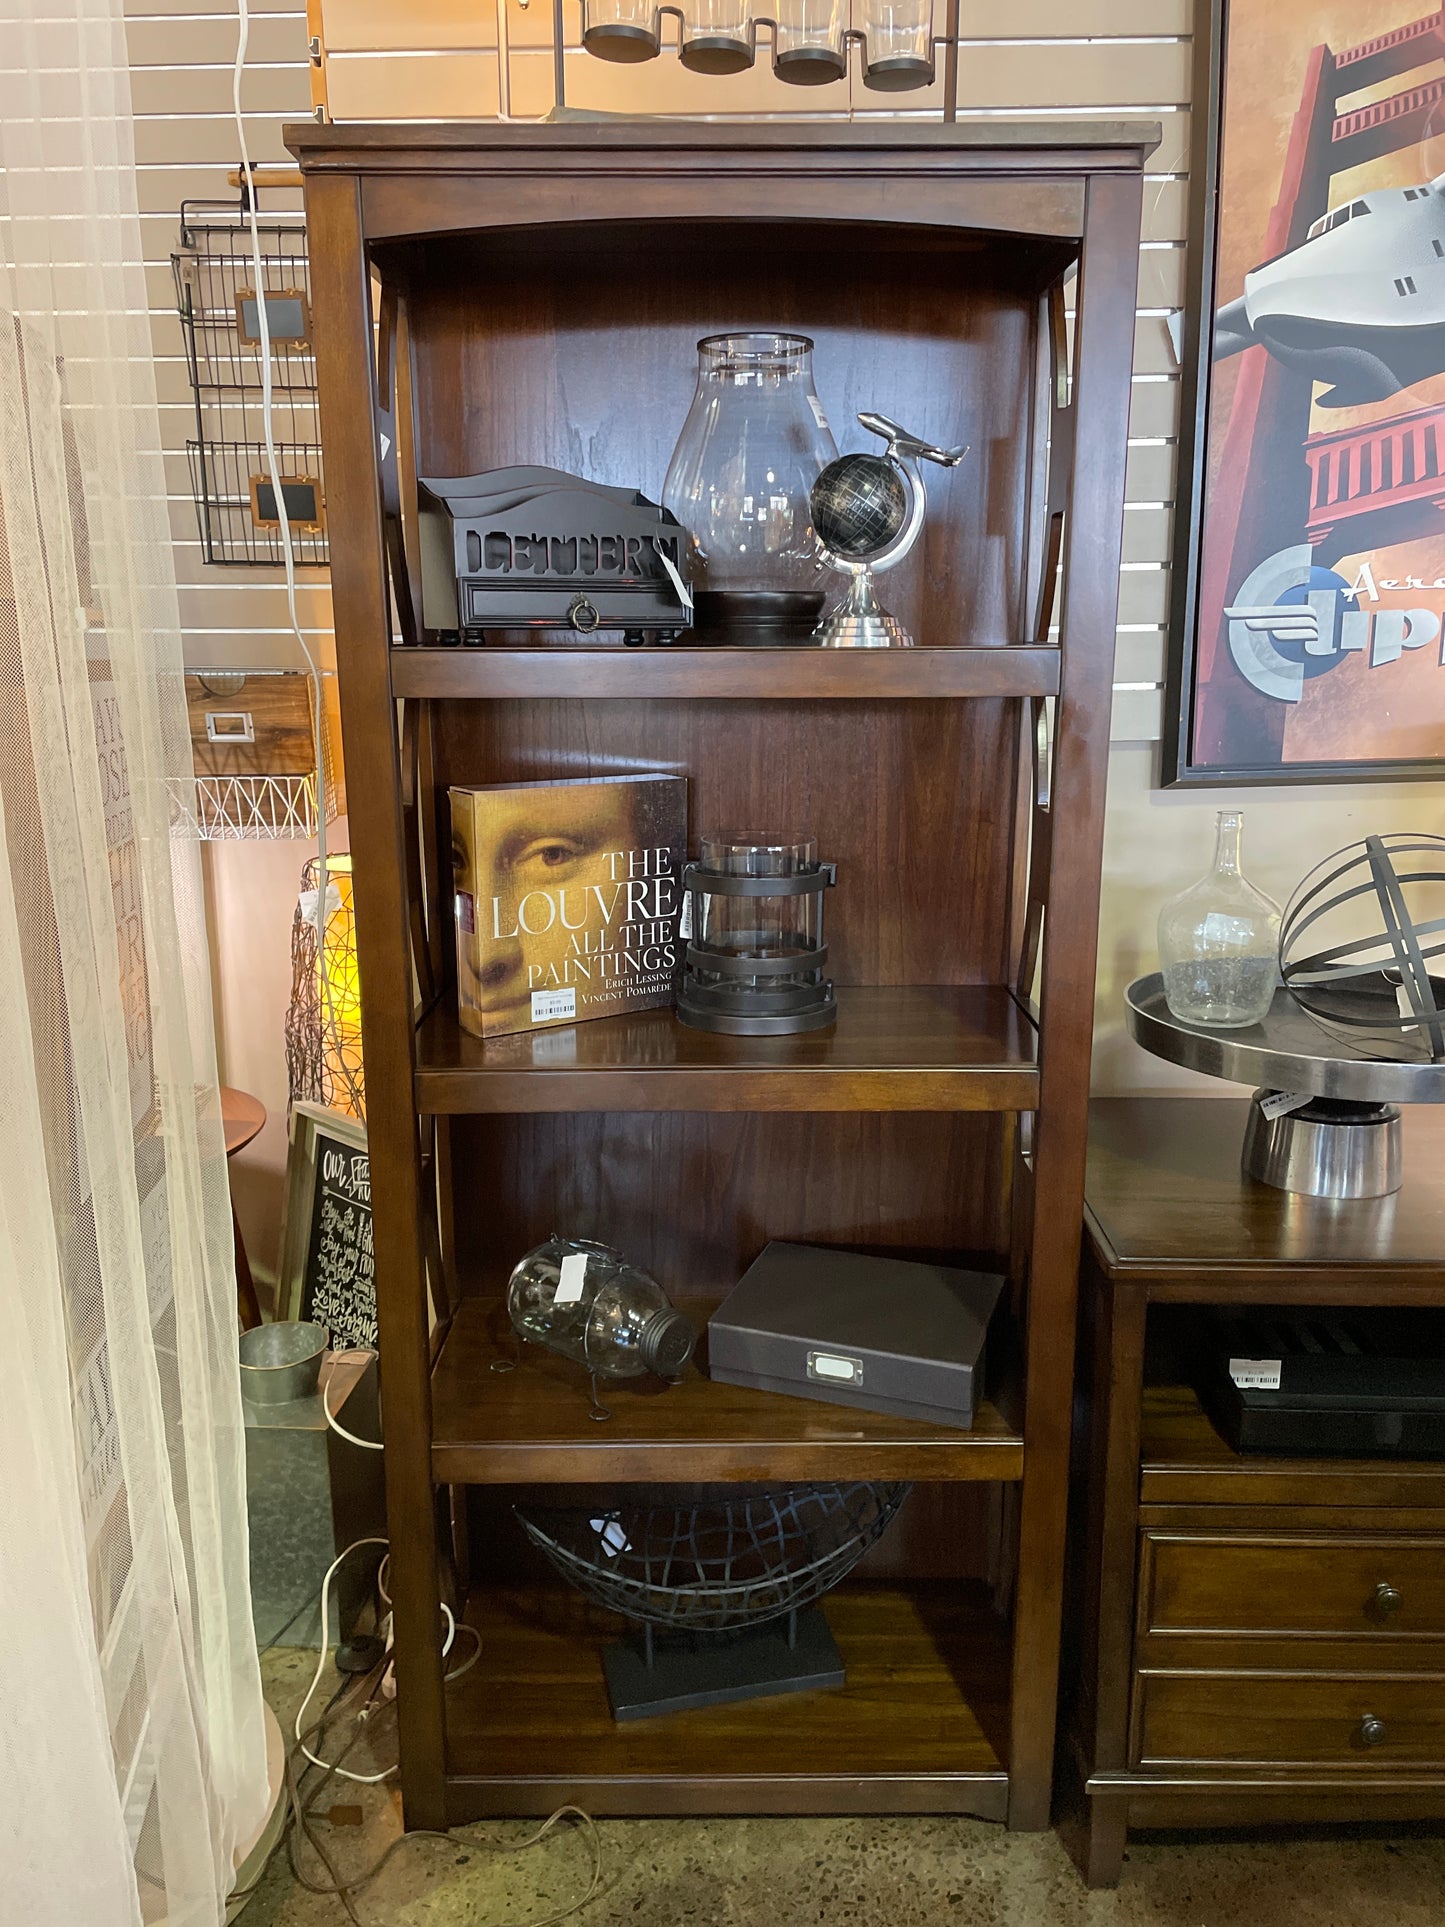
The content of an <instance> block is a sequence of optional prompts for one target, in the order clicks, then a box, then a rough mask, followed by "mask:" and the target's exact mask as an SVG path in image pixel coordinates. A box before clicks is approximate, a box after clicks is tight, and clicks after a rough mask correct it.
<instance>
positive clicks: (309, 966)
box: [286, 851, 366, 1117]
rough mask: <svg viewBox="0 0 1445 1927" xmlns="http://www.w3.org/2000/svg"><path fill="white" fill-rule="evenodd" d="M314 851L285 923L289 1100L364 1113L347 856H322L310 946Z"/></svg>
mask: <svg viewBox="0 0 1445 1927" xmlns="http://www.w3.org/2000/svg"><path fill="white" fill-rule="evenodd" d="M317 875H318V865H317V860H316V858H315V857H312V858H311V859H310V861H309V862H308V863H307V864H306V865H305V867H304V868H303V870H302V872H301V895H300V897H299V898H298V900H297V904H296V911H295V915H294V916H293V918H292V922H291V1004H290V1008H289V1009H288V1011H287V1013H286V1071H287V1078H288V1083H289V1086H290V1095H291V1102H292V1103H293V1104H294V1103H296V1102H297V1101H298V1100H299V1099H304V1100H305V1101H307V1102H309V1103H313V1104H326V1105H329V1106H330V1108H331V1109H332V1110H334V1111H344V1112H346V1113H347V1114H348V1115H350V1116H351V1117H365V1115H366V1080H365V1074H364V1070H363V1065H362V1059H361V982H360V978H359V976H358V973H357V967H356V926H355V923H354V921H353V918H352V910H351V857H350V855H349V854H348V853H346V852H344V851H343V852H341V853H340V854H338V855H335V856H332V855H328V856H327V859H326V920H325V925H324V930H323V935H322V942H321V952H320V955H319V956H318V955H317V947H316V888H317Z"/></svg>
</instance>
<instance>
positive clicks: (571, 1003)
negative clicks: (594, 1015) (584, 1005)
mask: <svg viewBox="0 0 1445 1927" xmlns="http://www.w3.org/2000/svg"><path fill="white" fill-rule="evenodd" d="M576 1015H577V992H576V990H575V989H573V988H572V987H571V986H570V985H569V987H568V988H567V989H566V990H534V991H533V992H532V1022H533V1023H534V1024H555V1023H556V1021H557V1019H558V1018H559V1017H575V1016H576Z"/></svg>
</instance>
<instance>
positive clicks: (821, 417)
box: [808, 395, 828, 430]
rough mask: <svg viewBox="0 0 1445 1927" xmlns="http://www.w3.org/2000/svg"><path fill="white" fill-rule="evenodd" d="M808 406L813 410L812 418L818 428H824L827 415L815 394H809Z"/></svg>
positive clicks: (826, 422) (826, 423) (826, 424)
mask: <svg viewBox="0 0 1445 1927" xmlns="http://www.w3.org/2000/svg"><path fill="white" fill-rule="evenodd" d="M808 406H809V407H810V408H811V409H812V411H813V420H814V421H815V422H816V423H817V424H818V426H819V428H821V429H824V430H826V429H827V426H828V417H827V416H826V415H825V414H824V413H823V404H822V402H820V401H819V400H818V397H817V396H816V395H809V397H808Z"/></svg>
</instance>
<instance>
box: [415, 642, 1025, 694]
mask: <svg viewBox="0 0 1445 1927" xmlns="http://www.w3.org/2000/svg"><path fill="white" fill-rule="evenodd" d="M391 686H392V691H393V693H394V694H395V695H397V696H443V697H445V696H493V697H506V696H509V697H531V696H557V697H571V698H576V699H578V700H581V699H584V698H598V697H627V698H632V699H634V700H636V699H643V698H649V697H651V698H659V697H667V696H674V697H707V696H711V697H722V698H728V697H732V698H736V699H747V700H758V699H766V698H769V697H775V698H792V699H807V698H818V697H839V698H843V699H845V700H846V699H848V698H850V697H851V698H859V699H861V698H869V697H872V698H882V697H910V696H911V697H925V698H926V697H939V696H1053V695H1057V693H1058V688H1059V651H1058V649H1057V648H1055V647H1052V646H1050V645H1048V644H1037V645H1032V644H1031V645H1022V644H1019V645H1008V646H1003V647H995V648H960V649H857V650H832V649H694V648H675V647H674V648H642V649H628V648H625V647H623V646H621V645H619V646H618V647H616V648H613V649H568V648H544V647H533V648H529V649H495V648H490V647H483V648H474V647H459V648H454V649H404V648H393V650H392V652H391Z"/></svg>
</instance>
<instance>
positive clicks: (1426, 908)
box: [1279, 831, 1445, 1063]
mask: <svg viewBox="0 0 1445 1927" xmlns="http://www.w3.org/2000/svg"><path fill="white" fill-rule="evenodd" d="M1441 956H1445V837H1440V836H1430V835H1427V834H1425V833H1424V832H1423V831H1414V832H1411V831H1397V832H1395V833H1393V834H1391V835H1387V836H1367V837H1365V838H1364V839H1363V841H1362V842H1359V843H1349V844H1346V845H1345V847H1344V848H1343V849H1340V850H1336V851H1335V853H1334V855H1333V856H1328V857H1326V858H1325V860H1324V862H1323V863H1320V864H1317V865H1316V866H1315V868H1314V869H1313V870H1311V871H1310V873H1309V875H1308V876H1307V877H1306V878H1305V879H1304V881H1303V882H1302V883H1301V884H1300V885H1299V886H1298V887H1297V889H1296V890H1295V893H1294V895H1293V896H1292V897H1291V898H1290V900H1289V903H1288V905H1287V907H1286V909H1285V913H1284V918H1283V921H1282V922H1281V924H1280V932H1279V967H1280V975H1281V976H1282V977H1283V979H1284V982H1285V987H1286V988H1287V989H1288V990H1289V992H1290V993H1291V995H1292V996H1293V998H1294V1000H1295V1002H1296V1003H1297V1004H1298V1005H1299V1006H1300V1008H1301V1010H1303V1011H1305V1012H1306V1013H1307V1014H1308V1015H1309V1016H1310V1017H1312V1018H1313V1019H1314V1020H1315V1022H1316V1023H1317V1024H1319V1025H1320V1027H1321V1028H1322V1029H1323V1030H1325V1031H1326V1032H1328V1033H1329V1035H1330V1036H1332V1037H1334V1038H1336V1039H1337V1040H1338V1041H1340V1042H1342V1043H1346V1044H1349V1045H1352V1046H1353V1047H1354V1049H1355V1050H1356V1051H1357V1052H1358V1053H1359V1054H1361V1055H1363V1056H1369V1057H1380V1058H1393V1059H1396V1060H1400V1061H1404V1062H1408V1063H1418V1062H1422V1061H1423V1062H1431V1061H1439V1060H1440V1059H1442V1058H1445V975H1440V976H1437V975H1434V974H1432V970H1431V965H1432V963H1433V961H1434V960H1435V959H1436V958H1439V957H1441Z"/></svg>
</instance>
